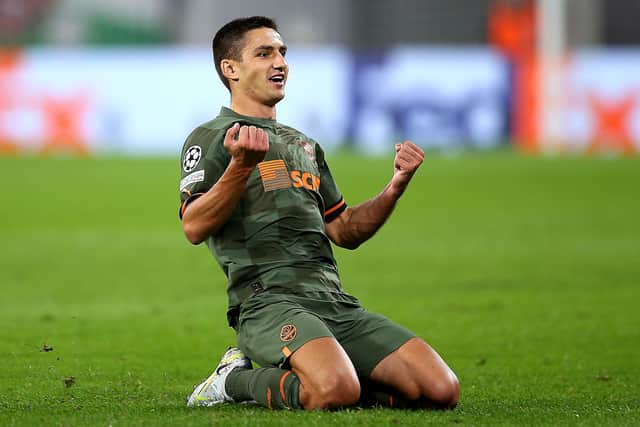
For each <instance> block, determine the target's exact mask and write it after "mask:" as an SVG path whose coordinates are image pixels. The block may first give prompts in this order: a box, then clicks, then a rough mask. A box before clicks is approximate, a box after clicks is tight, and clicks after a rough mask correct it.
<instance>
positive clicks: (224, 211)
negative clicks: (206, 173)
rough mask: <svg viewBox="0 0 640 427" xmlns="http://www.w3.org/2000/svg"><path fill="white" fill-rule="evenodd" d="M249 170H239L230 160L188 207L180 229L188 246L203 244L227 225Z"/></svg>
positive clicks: (249, 173) (245, 182) (251, 169)
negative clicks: (213, 183) (188, 243)
mask: <svg viewBox="0 0 640 427" xmlns="http://www.w3.org/2000/svg"><path fill="white" fill-rule="evenodd" d="M253 169H254V168H247V167H240V166H238V165H237V164H236V163H235V162H234V161H233V160H232V161H231V163H229V166H228V167H227V169H226V170H225V172H224V173H223V174H222V176H221V177H220V179H219V180H218V182H216V184H215V185H214V186H213V187H211V189H209V191H207V192H206V193H205V194H203V195H202V196H200V197H199V198H198V199H197V200H195V201H193V202H192V203H191V204H189V206H188V207H187V209H186V210H185V212H184V215H183V217H182V228H183V230H184V234H185V235H186V236H187V239H188V240H189V241H190V242H191V243H193V244H194V245H197V244H199V243H201V242H203V241H204V240H205V239H206V238H207V237H209V236H211V235H212V234H215V233H216V232H217V231H218V230H219V229H220V227H222V226H223V225H224V224H225V223H226V222H227V219H229V216H230V215H231V212H232V211H233V209H234V208H235V207H236V205H237V204H238V201H239V200H240V198H241V197H242V193H243V192H244V189H245V187H246V184H247V180H248V179H249V176H250V175H251V172H252V171H253Z"/></svg>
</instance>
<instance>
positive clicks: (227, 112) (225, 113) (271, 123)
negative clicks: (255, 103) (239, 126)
mask: <svg viewBox="0 0 640 427" xmlns="http://www.w3.org/2000/svg"><path fill="white" fill-rule="evenodd" d="M220 116H222V117H229V118H232V119H234V120H237V121H239V122H245V123H250V124H254V125H258V126H260V127H268V128H271V129H275V127H276V125H277V123H278V122H277V121H275V120H273V119H262V118H259V117H251V116H244V115H242V114H238V113H236V112H235V111H233V110H232V109H231V108H227V107H222V108H220Z"/></svg>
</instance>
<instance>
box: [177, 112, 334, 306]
mask: <svg viewBox="0 0 640 427" xmlns="http://www.w3.org/2000/svg"><path fill="white" fill-rule="evenodd" d="M234 123H239V124H240V125H253V126H256V127H260V128H262V129H264V130H265V131H266V132H267V134H268V136H269V152H268V153H267V155H266V156H265V158H264V160H263V161H262V162H261V163H259V164H258V166H257V167H256V169H255V170H254V171H253V173H252V174H251V176H250V178H249V180H248V182H247V185H246V188H245V190H244V193H243V195H242V197H241V199H240V201H239V202H238V204H237V205H236V207H235V208H234V210H233V212H232V213H231V216H230V217H229V219H228V220H227V222H226V223H225V225H224V226H223V227H222V228H220V230H218V231H217V232H216V233H215V234H214V235H212V236H209V237H208V238H207V240H206V243H207V246H208V247H209V250H210V251H211V252H212V254H213V255H214V257H215V258H216V259H217V261H218V263H219V264H220V266H221V267H222V270H223V271H224V273H225V275H226V276H227V279H228V283H227V293H228V297H229V309H230V311H234V310H235V309H236V308H237V307H238V306H239V305H240V303H242V301H244V300H245V299H246V298H247V297H249V296H250V295H252V294H254V293H259V292H261V291H262V290H265V289H274V290H275V289H277V290H281V291H283V292H291V293H299V292H300V293H302V292H305V291H322V292H337V293H341V292H342V288H341V285H340V279H339V276H338V270H337V267H336V262H335V259H334V257H333V252H332V250H331V244H330V241H329V238H328V237H327V235H326V233H325V222H329V221H331V220H332V219H334V218H336V217H337V216H338V215H339V214H340V213H342V211H344V209H346V204H345V202H344V200H343V198H342V195H341V193H340V191H339V190H338V187H337V186H336V184H335V182H334V180H333V178H332V176H331V172H330V171H329V167H328V166H327V163H326V161H325V159H324V152H323V151H322V148H320V145H318V144H317V143H316V142H315V141H313V140H312V139H309V138H307V137H306V136H305V135H304V134H302V133H301V132H299V131H297V130H295V129H293V128H291V127H288V126H284V125H282V124H280V123H278V122H277V121H275V120H269V119H259V118H254V117H248V116H242V115H239V114H237V113H235V112H234V111H232V110H230V109H228V108H225V107H223V108H222V109H221V111H220V114H219V115H218V117H216V118H215V119H214V120H211V121H209V122H207V123H205V124H203V125H201V126H199V127H197V128H196V129H195V130H194V131H193V132H192V133H191V134H190V135H189V137H188V138H187V140H186V142H185V144H184V147H183V149H182V156H181V158H182V165H181V166H182V167H181V170H182V176H181V181H180V198H181V202H182V206H181V209H180V216H182V213H183V212H184V209H185V208H186V206H187V205H188V204H189V203H190V202H192V201H193V200H195V199H196V198H197V197H199V196H200V195H202V194H204V193H205V192H207V191H208V190H209V189H210V188H211V187H212V186H213V185H214V184H215V183H216V182H217V181H218V179H220V177H221V176H222V174H223V173H224V171H225V169H226V168H227V165H228V164H229V161H230V160H231V156H230V155H229V153H228V152H227V151H226V149H225V148H224V146H223V142H224V137H225V134H226V131H227V129H229V128H230V127H231V126H233V124H234Z"/></svg>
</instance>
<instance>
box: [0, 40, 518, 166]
mask: <svg viewBox="0 0 640 427" xmlns="http://www.w3.org/2000/svg"><path fill="white" fill-rule="evenodd" d="M289 52H290V53H289V55H288V56H287V60H288V62H289V65H290V68H291V71H290V74H289V81H288V84H287V97H286V99H285V101H284V102H282V103H281V104H279V105H278V120H279V121H281V122H282V123H285V124H289V125H292V126H294V127H296V128H298V129H300V130H302V131H303V132H305V133H307V134H308V135H309V136H310V137H312V138H314V139H316V140H318V141H319V142H320V143H321V144H322V145H323V146H325V147H327V148H331V147H334V146H336V145H339V144H343V143H346V142H353V143H355V144H356V145H357V146H359V147H362V148H364V149H365V150H367V151H373V152H379V151H385V150H391V147H392V146H393V142H394V141H396V140H400V139H413V140H415V141H416V142H418V143H420V144H422V145H424V146H435V147H442V148H447V147H453V148H455V147H464V146H473V147H490V146H494V145H495V144H497V143H499V142H501V141H504V140H505V139H506V136H507V135H506V129H507V102H506V100H507V98H508V84H509V82H508V75H507V70H506V66H505V65H504V63H503V62H502V61H501V60H500V59H499V58H498V57H497V56H496V55H494V54H492V53H491V51H489V50H487V49H480V48H478V49H450V48H447V49H437V48H418V47H400V48H397V49H393V50H389V51H382V52H377V53H375V54H372V53H352V52H350V51H348V50H346V49H341V48H333V47H313V48H306V47H295V48H292V49H290V51H289ZM228 104H229V94H228V92H227V90H226V89H225V88H224V86H223V85H222V84H221V83H220V81H219V80H218V77H217V75H216V73H215V70H214V68H213V64H212V61H211V53H210V51H209V49H207V48H177V47H176V48H151V49H149V48H144V49H141V48H100V49H93V50H87V49H77V50H76V49H44V48H43V49H29V50H25V51H6V50H5V51H0V153H2V152H12V151H14V152H15V151H17V152H33V153H39V152H72V153H76V152H79V153H89V152H97V153H102V152H107V153H126V154H169V155H175V154H177V153H178V152H179V150H180V148H181V146H182V143H183V141H184V139H185V137H186V136H187V135H188V134H189V132H190V131H191V130H192V129H193V128H194V127H195V126H197V125H198V124H200V123H202V122H205V121H207V120H209V119H210V118H213V117H214V116H215V115H217V113H218V110H219V108H220V106H221V105H228Z"/></svg>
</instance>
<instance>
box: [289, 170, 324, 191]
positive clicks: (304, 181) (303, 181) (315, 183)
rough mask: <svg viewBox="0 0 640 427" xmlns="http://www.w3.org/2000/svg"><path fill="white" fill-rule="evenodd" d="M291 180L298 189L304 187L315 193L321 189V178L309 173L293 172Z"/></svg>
mask: <svg viewBox="0 0 640 427" xmlns="http://www.w3.org/2000/svg"><path fill="white" fill-rule="evenodd" d="M291 180H292V181H293V186H294V187H296V188H300V187H304V188H306V189H307V190H313V191H318V189H319V188H320V178H318V177H317V176H315V175H313V174H310V173H309V172H300V171H291Z"/></svg>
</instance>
